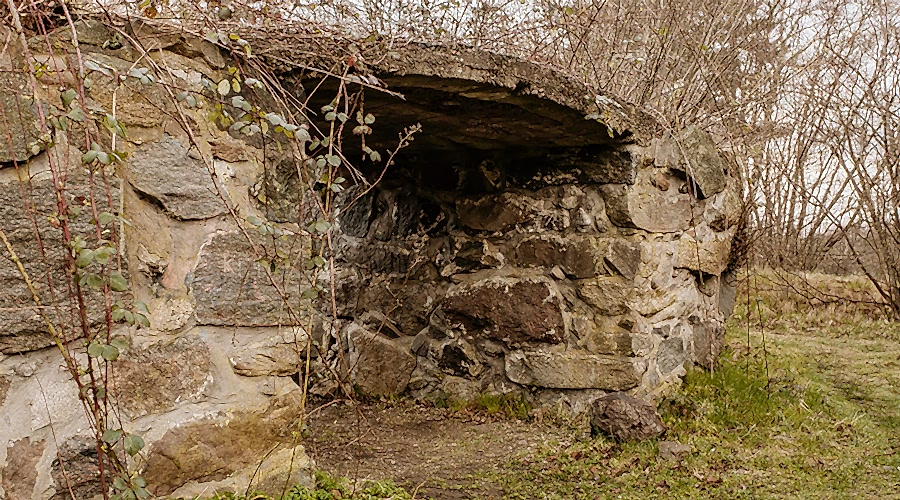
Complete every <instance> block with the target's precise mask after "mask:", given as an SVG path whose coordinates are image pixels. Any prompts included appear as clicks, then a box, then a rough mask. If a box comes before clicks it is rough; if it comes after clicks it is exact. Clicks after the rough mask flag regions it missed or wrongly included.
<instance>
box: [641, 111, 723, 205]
mask: <svg viewBox="0 0 900 500" xmlns="http://www.w3.org/2000/svg"><path fill="white" fill-rule="evenodd" d="M656 165H657V166H661V167H669V168H673V169H677V170H681V171H683V172H684V173H685V174H686V175H687V176H688V177H689V178H690V179H693V182H694V183H695V184H696V186H697V188H699V193H698V195H699V196H698V197H699V198H701V199H702V198H709V197H711V196H713V195H714V194H716V193H719V192H721V191H722V190H723V189H725V162H724V161H723V160H722V157H721V156H719V150H718V148H717V147H716V144H715V142H713V140H712V137H710V135H709V134H708V133H706V132H704V131H703V130H700V129H699V128H697V127H695V126H692V127H689V128H687V129H686V130H684V131H683V132H682V133H681V134H680V135H679V137H678V138H677V139H673V138H671V137H670V138H668V139H666V140H664V141H660V142H658V143H657V148H656Z"/></svg>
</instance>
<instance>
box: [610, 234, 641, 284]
mask: <svg viewBox="0 0 900 500" xmlns="http://www.w3.org/2000/svg"><path fill="white" fill-rule="evenodd" d="M605 261H606V264H608V265H609V267H611V268H612V270H613V271H615V272H617V273H619V274H621V275H622V276H624V277H625V278H626V279H628V280H633V279H634V276H635V275H636V274H637V272H638V269H639V268H640V266H641V246H640V245H638V244H637V243H633V242H631V241H623V240H613V241H612V242H610V244H609V247H608V249H607V251H606V257H605Z"/></svg>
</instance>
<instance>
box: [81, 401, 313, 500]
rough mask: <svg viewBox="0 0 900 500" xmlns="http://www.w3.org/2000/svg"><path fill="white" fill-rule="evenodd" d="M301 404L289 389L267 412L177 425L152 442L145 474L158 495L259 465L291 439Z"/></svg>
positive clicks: (223, 477) (237, 412) (238, 414)
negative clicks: (271, 452)
mask: <svg viewBox="0 0 900 500" xmlns="http://www.w3.org/2000/svg"><path fill="white" fill-rule="evenodd" d="M300 408H302V406H301V404H300V397H299V395H298V394H296V393H289V394H287V395H285V396H283V397H280V398H276V399H274V400H273V401H272V403H271V404H270V405H269V407H268V408H267V409H265V410H263V411H259V412H252V411H236V412H234V413H233V414H232V415H231V416H230V418H222V417H210V418H205V419H202V420H198V421H195V422H192V423H188V424H184V425H182V426H180V427H176V428H173V429H171V430H169V431H168V432H166V433H165V434H164V435H163V436H162V438H160V439H159V440H158V441H156V442H154V443H153V444H152V445H151V446H150V449H149V452H148V457H147V462H146V466H145V467H144V478H145V479H147V483H148V484H149V485H150V486H149V488H150V489H151V491H152V492H153V493H154V494H156V495H168V494H170V493H172V492H174V491H175V490H176V489H178V488H179V487H181V486H183V485H184V484H186V483H188V482H190V481H197V482H208V481H220V480H222V479H225V478H227V477H228V476H230V475H232V474H233V473H235V472H237V471H240V470H241V469H243V468H245V467H249V466H251V465H253V466H255V464H257V463H258V462H259V461H260V459H261V458H263V457H264V456H265V455H266V453H268V452H269V451H270V450H272V448H273V447H274V446H275V445H276V444H278V443H280V442H289V441H290V439H291V433H292V432H293V431H295V430H297V429H296V427H295V425H294V424H295V422H296V421H297V419H298V418H299V411H300ZM245 487H246V485H245ZM79 498H82V497H79Z"/></svg>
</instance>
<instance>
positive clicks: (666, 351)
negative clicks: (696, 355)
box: [656, 337, 687, 376]
mask: <svg viewBox="0 0 900 500" xmlns="http://www.w3.org/2000/svg"><path fill="white" fill-rule="evenodd" d="M685 361H687V353H686V352H685V351H684V339H683V338H681V337H670V338H668V339H665V340H663V341H662V342H661V343H660V344H659V353H658V355H657V361H656V366H657V368H658V369H659V373H661V374H662V375H663V376H665V375H668V374H670V373H672V372H673V371H675V370H677V369H679V368H682V369H683V367H684V362H685Z"/></svg>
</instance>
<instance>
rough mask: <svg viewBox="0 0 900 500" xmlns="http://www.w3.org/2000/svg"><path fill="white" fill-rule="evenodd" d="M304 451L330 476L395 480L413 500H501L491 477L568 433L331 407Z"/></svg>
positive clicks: (400, 407)
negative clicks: (502, 466)
mask: <svg viewBox="0 0 900 500" xmlns="http://www.w3.org/2000/svg"><path fill="white" fill-rule="evenodd" d="M309 428H310V435H311V436H312V438H311V439H312V442H311V443H309V452H310V453H311V454H312V456H313V458H314V459H315V461H316V465H317V467H319V468H320V469H321V470H323V471H326V472H328V473H329V474H332V475H335V476H341V477H347V478H350V479H351V480H356V481H357V482H360V483H364V482H365V481H367V480H372V481H374V480H380V479H384V478H391V479H393V480H394V481H395V482H396V483H397V484H398V485H401V486H403V487H405V488H406V489H407V491H409V492H410V493H413V494H414V495H413V496H414V498H434V499H450V500H455V499H469V498H478V499H499V498H501V494H500V491H499V489H498V487H497V486H496V485H495V484H493V483H492V482H491V480H490V479H489V478H487V477H486V476H487V474H486V473H488V472H490V471H493V470H495V469H496V468H497V467H499V466H501V465H502V464H504V463H506V462H508V461H509V460H511V459H513V458H526V457H528V456H529V455H530V454H533V453H535V452H536V451H537V450H538V448H539V447H540V446H541V445H542V444H544V443H551V442H552V443H559V442H564V441H566V440H569V441H571V440H572V439H573V437H574V432H573V430H572V429H562V428H553V427H551V426H548V425H547V424H540V423H536V422H523V421H516V420H509V419H506V418H503V417H497V418H492V417H488V416H484V415H478V414H471V413H467V412H466V411H452V410H449V409H445V408H434V407H430V406H424V405H415V404H413V403H400V404H374V405H371V404H370V405H366V404H360V405H357V406H351V405H348V404H345V403H337V404H331V405H329V406H327V407H324V408H323V409H321V410H320V411H318V412H317V413H315V414H314V415H313V416H312V418H311V419H310V421H309Z"/></svg>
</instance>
